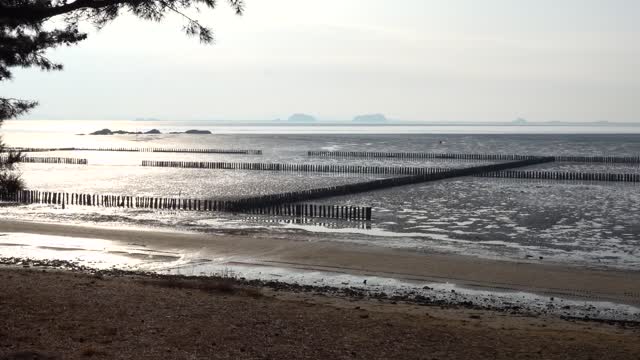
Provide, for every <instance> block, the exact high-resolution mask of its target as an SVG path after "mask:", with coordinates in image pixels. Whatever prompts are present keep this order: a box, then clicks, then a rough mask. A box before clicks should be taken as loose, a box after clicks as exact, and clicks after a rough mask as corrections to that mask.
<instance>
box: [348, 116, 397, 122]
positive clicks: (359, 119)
mask: <svg viewBox="0 0 640 360" xmlns="http://www.w3.org/2000/svg"><path fill="white" fill-rule="evenodd" d="M352 122H354V123H366V124H384V123H387V122H389V119H387V117H386V116H384V115H383V114H366V115H358V116H356V117H354V118H353V120H352Z"/></svg>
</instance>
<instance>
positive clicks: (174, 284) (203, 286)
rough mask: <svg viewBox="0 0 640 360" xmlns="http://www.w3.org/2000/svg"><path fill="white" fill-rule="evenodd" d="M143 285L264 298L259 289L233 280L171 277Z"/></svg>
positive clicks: (144, 281)
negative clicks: (239, 284) (238, 283)
mask: <svg viewBox="0 0 640 360" xmlns="http://www.w3.org/2000/svg"><path fill="white" fill-rule="evenodd" d="M142 283H144V284H146V285H152V286H160V287H165V288H171V289H187V290H199V291H203V292H206V293H223V294H234V295H244V296H249V297H252V298H259V297H262V296H263V294H262V292H261V291H260V290H259V289H256V288H250V287H243V286H242V287H241V286H238V285H237V283H236V281H235V280H234V279H233V278H225V277H221V278H203V279H185V278H179V277H169V278H162V279H153V280H143V281H142Z"/></svg>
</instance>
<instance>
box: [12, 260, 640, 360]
mask: <svg viewBox="0 0 640 360" xmlns="http://www.w3.org/2000/svg"><path fill="white" fill-rule="evenodd" d="M639 339H640V329H639V328H638V327H637V326H634V325H633V324H626V325H610V324H601V323H595V322H569V321H565V320H560V319H557V318H540V317H527V316H521V315H514V314H508V313H500V312H491V311H481V310H473V309H462V308H450V307H449V308H447V307H444V308H443V307H438V306H416V305H411V304H394V303H392V302H381V301H377V300H354V299H345V298H335V297H331V296H326V295H322V294H313V295H311V294H296V293H289V292H274V291H273V290H268V289H257V288H248V287H241V286H239V285H237V284H234V283H233V282H231V281H226V280H206V281H205V280H184V279H177V280H176V279H168V278H149V277H143V276H134V277H131V276H128V277H103V276H96V275H89V274H83V273H71V272H60V271H51V270H46V271H45V270H41V269H17V268H0V359H32V358H35V359H87V358H96V359H599V360H601V359H639V358H640V341H639Z"/></svg>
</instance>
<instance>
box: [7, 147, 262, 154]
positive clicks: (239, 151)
mask: <svg viewBox="0 0 640 360" xmlns="http://www.w3.org/2000/svg"><path fill="white" fill-rule="evenodd" d="M7 150H9V151H20V152H49V151H115V152H118V151H122V152H158V153H193V154H237V155H262V150H242V149H202V148H129V147H105V148H80V147H67V148H24V147H12V148H8V149H7Z"/></svg>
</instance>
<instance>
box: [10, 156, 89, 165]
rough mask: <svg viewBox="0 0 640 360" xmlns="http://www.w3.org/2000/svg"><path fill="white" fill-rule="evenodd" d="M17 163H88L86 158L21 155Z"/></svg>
mask: <svg viewBox="0 0 640 360" xmlns="http://www.w3.org/2000/svg"><path fill="white" fill-rule="evenodd" d="M3 159H4V157H1V156H0V161H2V160H3ZM19 163H33V164H35V163H38V164H70V165H88V164H89V162H88V161H87V159H76V158H60V157H31V156H23V157H22V158H21V159H20V161H19Z"/></svg>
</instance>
